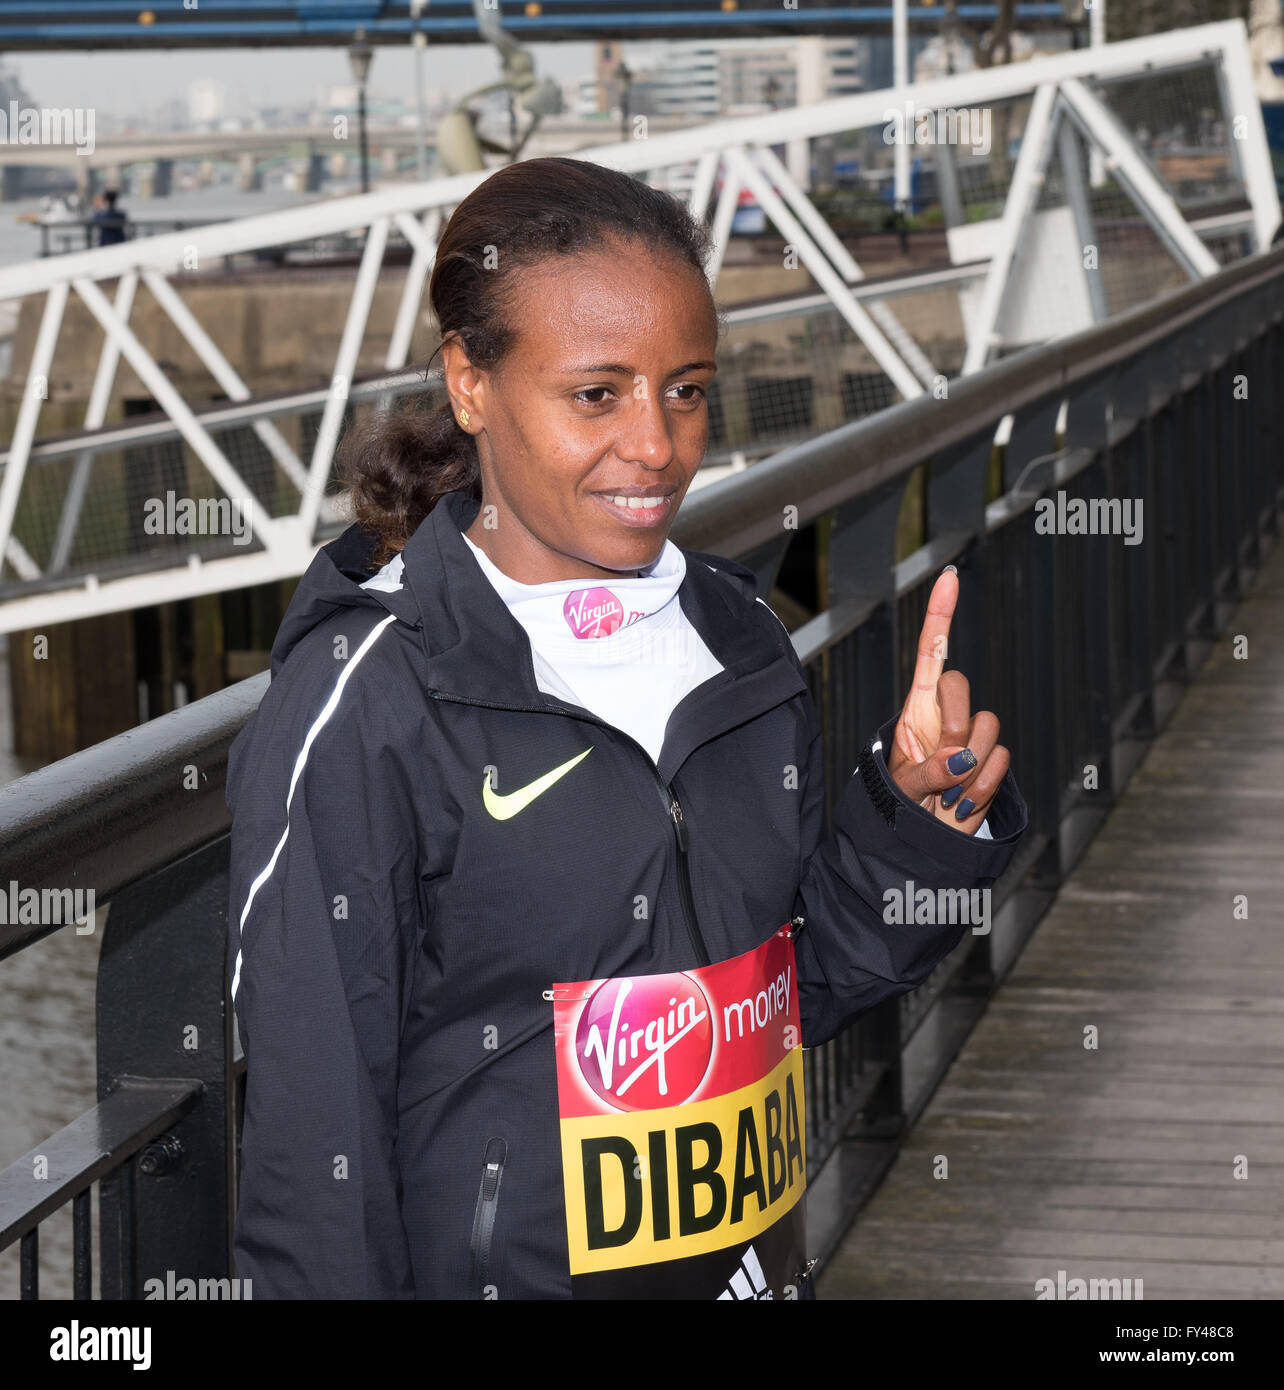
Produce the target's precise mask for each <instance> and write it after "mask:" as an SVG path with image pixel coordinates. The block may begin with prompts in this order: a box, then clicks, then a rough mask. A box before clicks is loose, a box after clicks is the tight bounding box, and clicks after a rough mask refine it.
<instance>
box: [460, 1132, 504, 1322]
mask: <svg viewBox="0 0 1284 1390" xmlns="http://www.w3.org/2000/svg"><path fill="white" fill-rule="evenodd" d="M507 1156H508V1145H507V1144H506V1143H505V1142H504V1140H503V1139H488V1140H487V1141H486V1155H485V1167H484V1168H483V1169H482V1180H481V1189H480V1190H479V1191H478V1193H477V1208H476V1210H475V1211H474V1212H473V1233H472V1239H471V1241H470V1243H469V1250H470V1252H471V1255H472V1274H471V1284H470V1287H472V1288H474V1289H476V1290H477V1291H478V1292H479V1293H480V1294H481V1296H482V1297H483V1298H484V1297H485V1296H486V1276H487V1275H488V1274H489V1273H490V1242H491V1237H492V1235H493V1234H494V1231H495V1211H496V1209H497V1208H498V1206H499V1183H500V1179H501V1178H502V1177H503V1176H504V1160H505V1159H506V1158H507Z"/></svg>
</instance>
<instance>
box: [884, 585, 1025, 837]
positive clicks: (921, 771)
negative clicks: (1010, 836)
mask: <svg viewBox="0 0 1284 1390" xmlns="http://www.w3.org/2000/svg"><path fill="white" fill-rule="evenodd" d="M958 596H959V579H958V572H957V571H956V570H955V569H954V568H953V567H951V568H949V569H946V570H944V571H943V572H942V574H941V576H940V578H939V579H937V581H936V584H935V585H934V586H933V588H932V593H931V597H930V598H929V599H928V601H927V615H926V617H924V619H923V630H922V632H921V633H920V634H919V639H918V661H917V664H916V665H915V667H914V680H913V683H912V685H911V686H910V692H909V694H908V695H907V696H906V699H905V705H904V708H903V709H902V710H901V716H900V718H899V719H898V720H897V721H896V729H895V732H894V733H893V735H892V746H891V748H890V749H888V751H887V770H888V772H889V773H891V775H892V779H893V780H894V781H895V783H896V785H897V786H898V787H900V789H901V790H902V791H903V792H904V793H905V794H906V796H909V797H912V798H913V799H914V800H915V801H917V802H918V804H919V805H920V806H922V807H923V808H924V810H928V811H931V813H932V814H933V815H934V816H935V817H936V818H937V820H940V821H944V822H945V823H946V824H947V825H949V826H951V827H952V828H953V829H955V830H962V831H963V832H964V833H965V834H968V835H975V834H976V832H977V830H979V829H980V827H981V824H982V822H983V821H984V820H985V817H986V813H987V811H988V810H989V807H990V803H991V802H992V801H993V800H994V798H995V796H996V794H997V793H998V790H999V784H1000V783H1001V782H1002V781H1003V778H1004V777H1005V776H1006V775H1007V770H1008V764H1009V762H1010V761H1011V759H1010V756H1009V753H1008V750H1007V749H1006V748H1004V747H1002V746H1001V745H1000V744H999V741H998V739H999V721H998V718H997V716H996V715H994V714H992V713H991V712H990V711H989V710H982V711H981V712H980V713H978V714H977V715H975V716H973V715H971V714H970V713H969V711H970V709H971V690H970V687H969V685H968V680H967V677H966V676H965V675H964V674H963V673H962V672H961V671H945V672H944V673H943V674H942V667H943V666H944V665H945V658H946V656H947V654H948V647H949V636H950V622H951V620H952V619H953V617H954V606H955V604H956V603H957V602H958ZM965 750H966V751H970V754H971V757H972V758H973V759H975V761H974V763H973V764H972V766H971V767H970V768H965V769H963V770H961V771H959V772H952V771H951V770H950V768H949V766H948V760H949V759H950V758H951V757H953V756H954V755H955V754H956V753H962V752H964V751H965ZM956 766H957V764H956ZM956 787H957V788H960V790H958V791H954V790H953V789H954V788H956ZM942 794H943V795H942ZM969 802H970V803H971V806H970V809H969V807H968V804H967V803H969ZM946 803H948V804H946ZM960 807H962V808H963V809H964V810H965V811H966V812H967V814H966V815H965V816H964V817H963V818H962V819H961V820H960V819H959V818H958V816H957V815H956V814H955V813H956V812H957V811H958V810H959V809H960Z"/></svg>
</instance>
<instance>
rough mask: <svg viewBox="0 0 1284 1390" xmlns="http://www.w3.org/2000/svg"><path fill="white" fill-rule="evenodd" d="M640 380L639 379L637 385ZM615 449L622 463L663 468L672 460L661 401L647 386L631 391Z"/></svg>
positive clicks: (670, 442)
mask: <svg viewBox="0 0 1284 1390" xmlns="http://www.w3.org/2000/svg"><path fill="white" fill-rule="evenodd" d="M640 387H641V383H639V389H640ZM622 421H623V423H622V424H621V427H620V434H619V437H618V438H617V439H616V441H615V452H616V454H617V455H618V456H619V457H620V458H621V459H623V460H624V461H625V462H626V463H640V464H642V465H643V466H644V467H646V468H655V469H662V468H667V467H668V466H669V464H670V463H671V462H672V460H673V436H672V434H671V432H670V422H669V417H668V413H667V412H666V411H665V409H664V403H663V401H662V400H660V399H658V398H657V397H656V396H655V394H654V392H652V391H651V390H650V388H649V386H648V387H647V389H646V390H645V393H643V394H639V391H635V392H634V394H633V398H632V400H630V401H629V409H627V410H625V411H624V412H622Z"/></svg>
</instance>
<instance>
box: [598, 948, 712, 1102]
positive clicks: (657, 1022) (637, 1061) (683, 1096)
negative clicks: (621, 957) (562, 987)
mask: <svg viewBox="0 0 1284 1390" xmlns="http://www.w3.org/2000/svg"><path fill="white" fill-rule="evenodd" d="M575 1044H576V1045H575V1050H576V1055H577V1056H578V1058H579V1063H580V1071H581V1072H582V1073H583V1075H584V1079H585V1080H586V1081H587V1082H588V1084H589V1085H590V1086H591V1087H592V1088H593V1089H594V1090H595V1091H596V1092H597V1094H598V1095H599V1096H601V1097H602V1099H603V1100H605V1101H606V1102H608V1104H610V1105H614V1106H616V1107H617V1108H618V1109H620V1110H654V1109H657V1108H658V1107H660V1106H668V1105H681V1104H682V1103H683V1101H685V1100H688V1099H689V1098H690V1097H691V1096H692V1095H694V1094H695V1092H696V1089H697V1088H698V1087H699V1085H700V1083H701V1082H702V1081H703V1080H704V1076H705V1073H706V1072H707V1071H708V1070H709V1062H710V1059H711V1058H712V1056H713V1026H712V1023H711V1021H710V1009H709V1001H708V999H707V998H706V997H705V994H704V991H703V990H702V989H701V988H700V986H699V985H698V984H696V982H695V981H694V980H692V979H690V978H689V977H688V976H686V975H642V976H639V977H638V978H636V979H632V980H629V979H623V980H607V981H605V983H603V984H601V985H599V986H598V988H597V990H596V991H595V993H594V994H593V997H592V998H591V999H590V1000H589V1001H588V1003H587V1004H586V1005H585V1007H584V1012H583V1013H582V1014H581V1015H580V1022H579V1027H578V1029H577V1030H576V1038H575Z"/></svg>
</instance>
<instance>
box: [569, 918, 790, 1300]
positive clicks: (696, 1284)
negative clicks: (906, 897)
mask: <svg viewBox="0 0 1284 1390" xmlns="http://www.w3.org/2000/svg"><path fill="white" fill-rule="evenodd" d="M551 994H552V998H553V1030H554V1039H555V1046H556V1050H557V1094H558V1105H559V1111H560V1123H561V1134H562V1175H563V1184H564V1188H565V1195H566V1222H567V1241H568V1246H569V1250H570V1261H571V1283H572V1288H573V1292H574V1295H575V1297H576V1298H729V1299H748V1298H791V1297H797V1296H798V1286H799V1282H800V1278H801V1275H802V1271H803V1269H804V1268H805V1266H806V1264H807V1259H806V1219H805V1217H806V1212H805V1209H806V1204H805V1202H804V1201H803V1200H802V1198H803V1192H804V1190H805V1188H806V1186H807V1162H806V1158H807V1149H806V1130H805V1115H806V1110H805V1106H804V1103H803V1066H802V1041H801V1033H802V1030H801V1027H800V1025H799V1020H798V980H797V972H796V971H795V968H794V946H793V939H792V934H791V929H790V928H789V927H788V926H786V927H782V928H781V929H780V930H779V931H777V932H776V933H775V934H774V935H773V936H771V937H770V938H769V939H768V940H767V941H765V942H764V943H763V944H762V945H761V946H759V947H758V948H757V949H756V950H753V951H747V952H746V953H745V954H744V955H741V956H735V957H733V958H732V959H731V960H725V961H720V962H719V963H718V964H716V965H706V966H703V967H701V968H700V969H698V970H687V971H683V972H681V973H680V974H673V975H634V976H624V977H620V978H617V979H609V980H587V981H581V982H579V983H576V984H558V985H554V986H553V989H552V990H551Z"/></svg>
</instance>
